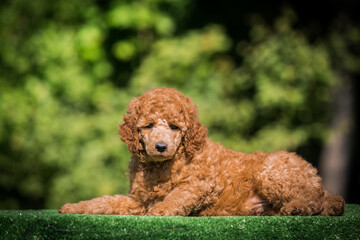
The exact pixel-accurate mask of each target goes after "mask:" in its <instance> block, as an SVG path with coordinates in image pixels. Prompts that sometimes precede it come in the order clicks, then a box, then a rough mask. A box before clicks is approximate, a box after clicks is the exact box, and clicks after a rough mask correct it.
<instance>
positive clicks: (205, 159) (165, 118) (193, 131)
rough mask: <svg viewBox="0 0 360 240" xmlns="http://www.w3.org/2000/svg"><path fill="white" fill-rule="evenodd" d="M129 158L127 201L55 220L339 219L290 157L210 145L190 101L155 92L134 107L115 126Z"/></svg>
mask: <svg viewBox="0 0 360 240" xmlns="http://www.w3.org/2000/svg"><path fill="white" fill-rule="evenodd" d="M119 133H120V135H121V140H122V141H124V142H125V143H126V144H127V147H128V149H129V151H130V152H131V154H132V158H131V162H130V164H129V168H130V173H129V178H130V190H129V193H128V195H127V196H124V195H115V196H103V197H99V198H94V199H92V200H88V201H81V202H79V203H74V204H70V203H67V204H65V205H64V206H62V207H61V208H60V209H59V212H60V213H84V214H119V215H155V216H239V215H258V216H259V215H286V216H288V215H341V214H342V213H343V212H344V208H345V204H344V200H343V198H342V197H340V196H338V195H333V194H331V193H330V192H329V191H328V190H326V189H325V188H324V186H323V185H322V181H321V178H320V177H319V176H318V175H317V170H316V169H315V168H314V167H313V166H312V165H311V164H310V163H308V162H306V161H305V160H303V159H302V158H301V157H299V156H297V155H296V154H295V153H289V152H285V151H280V152H275V153H263V152H256V153H253V154H245V153H240V152H235V151H232V150H230V149H228V148H225V147H224V146H222V145H220V144H218V143H215V142H213V141H211V140H210V139H209V138H208V137H207V129H206V128H205V127H204V126H203V125H201V124H200V123H199V120H198V110H197V107H196V106H195V104H194V103H193V101H192V99H191V98H189V97H184V96H183V95H182V94H181V93H180V92H178V91H176V90H174V89H169V88H156V89H154V90H151V91H148V92H146V93H144V94H143V95H142V96H140V97H138V98H135V99H133V100H132V101H131V102H130V103H129V105H128V108H127V112H126V115H125V116H124V123H122V124H121V125H120V126H119Z"/></svg>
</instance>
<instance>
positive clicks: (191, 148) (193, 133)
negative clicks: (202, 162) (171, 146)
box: [184, 97, 207, 159]
mask: <svg viewBox="0 0 360 240" xmlns="http://www.w3.org/2000/svg"><path fill="white" fill-rule="evenodd" d="M186 105H187V107H186V108H187V110H186V111H187V112H188V113H189V116H188V126H187V130H186V132H185V136H184V146H185V154H186V157H187V158H189V159H191V158H192V157H193V156H194V154H195V153H196V152H197V151H199V150H201V149H203V145H204V144H205V141H206V137H207V129H206V127H204V126H203V125H201V124H200V123H199V120H198V111H197V107H196V105H195V104H194V102H193V101H192V99H191V98H189V97H187V98H186Z"/></svg>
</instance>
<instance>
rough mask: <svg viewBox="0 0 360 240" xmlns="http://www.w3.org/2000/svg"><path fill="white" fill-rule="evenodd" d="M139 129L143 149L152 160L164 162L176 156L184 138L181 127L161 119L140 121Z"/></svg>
mask: <svg viewBox="0 0 360 240" xmlns="http://www.w3.org/2000/svg"><path fill="white" fill-rule="evenodd" d="M138 129H139V142H140V144H141V145H142V146H141V148H142V149H144V150H145V152H146V154H147V156H149V157H150V158H151V159H153V160H154V161H164V160H169V159H172V158H173V157H174V156H175V153H176V152H177V150H178V148H179V146H180V143H181V141H182V137H183V131H182V130H181V128H180V127H179V126H177V125H176V124H174V123H171V122H168V121H167V120H166V119H161V118H159V119H156V120H151V121H149V120H147V119H140V120H139V122H138Z"/></svg>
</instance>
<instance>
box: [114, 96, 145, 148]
mask: <svg viewBox="0 0 360 240" xmlns="http://www.w3.org/2000/svg"><path fill="white" fill-rule="evenodd" d="M137 108H138V99H137V98H134V99H133V100H131V101H130V103H129V105H128V107H127V110H126V115H124V123H121V124H120V125H119V134H120V136H121V140H122V141H123V142H125V143H126V145H127V147H128V149H129V151H130V152H131V153H132V154H134V155H137V154H139V145H140V143H139V134H138V129H137V121H138V114H137V112H138V111H137Z"/></svg>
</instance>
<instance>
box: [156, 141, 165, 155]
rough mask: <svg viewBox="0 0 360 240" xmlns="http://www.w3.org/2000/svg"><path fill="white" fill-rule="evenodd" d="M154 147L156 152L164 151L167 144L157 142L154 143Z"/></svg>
mask: <svg viewBox="0 0 360 240" xmlns="http://www.w3.org/2000/svg"><path fill="white" fill-rule="evenodd" d="M155 148H156V150H157V151H158V152H161V153H162V152H165V151H166V149H167V144H166V143H164V142H158V143H156V144H155Z"/></svg>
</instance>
